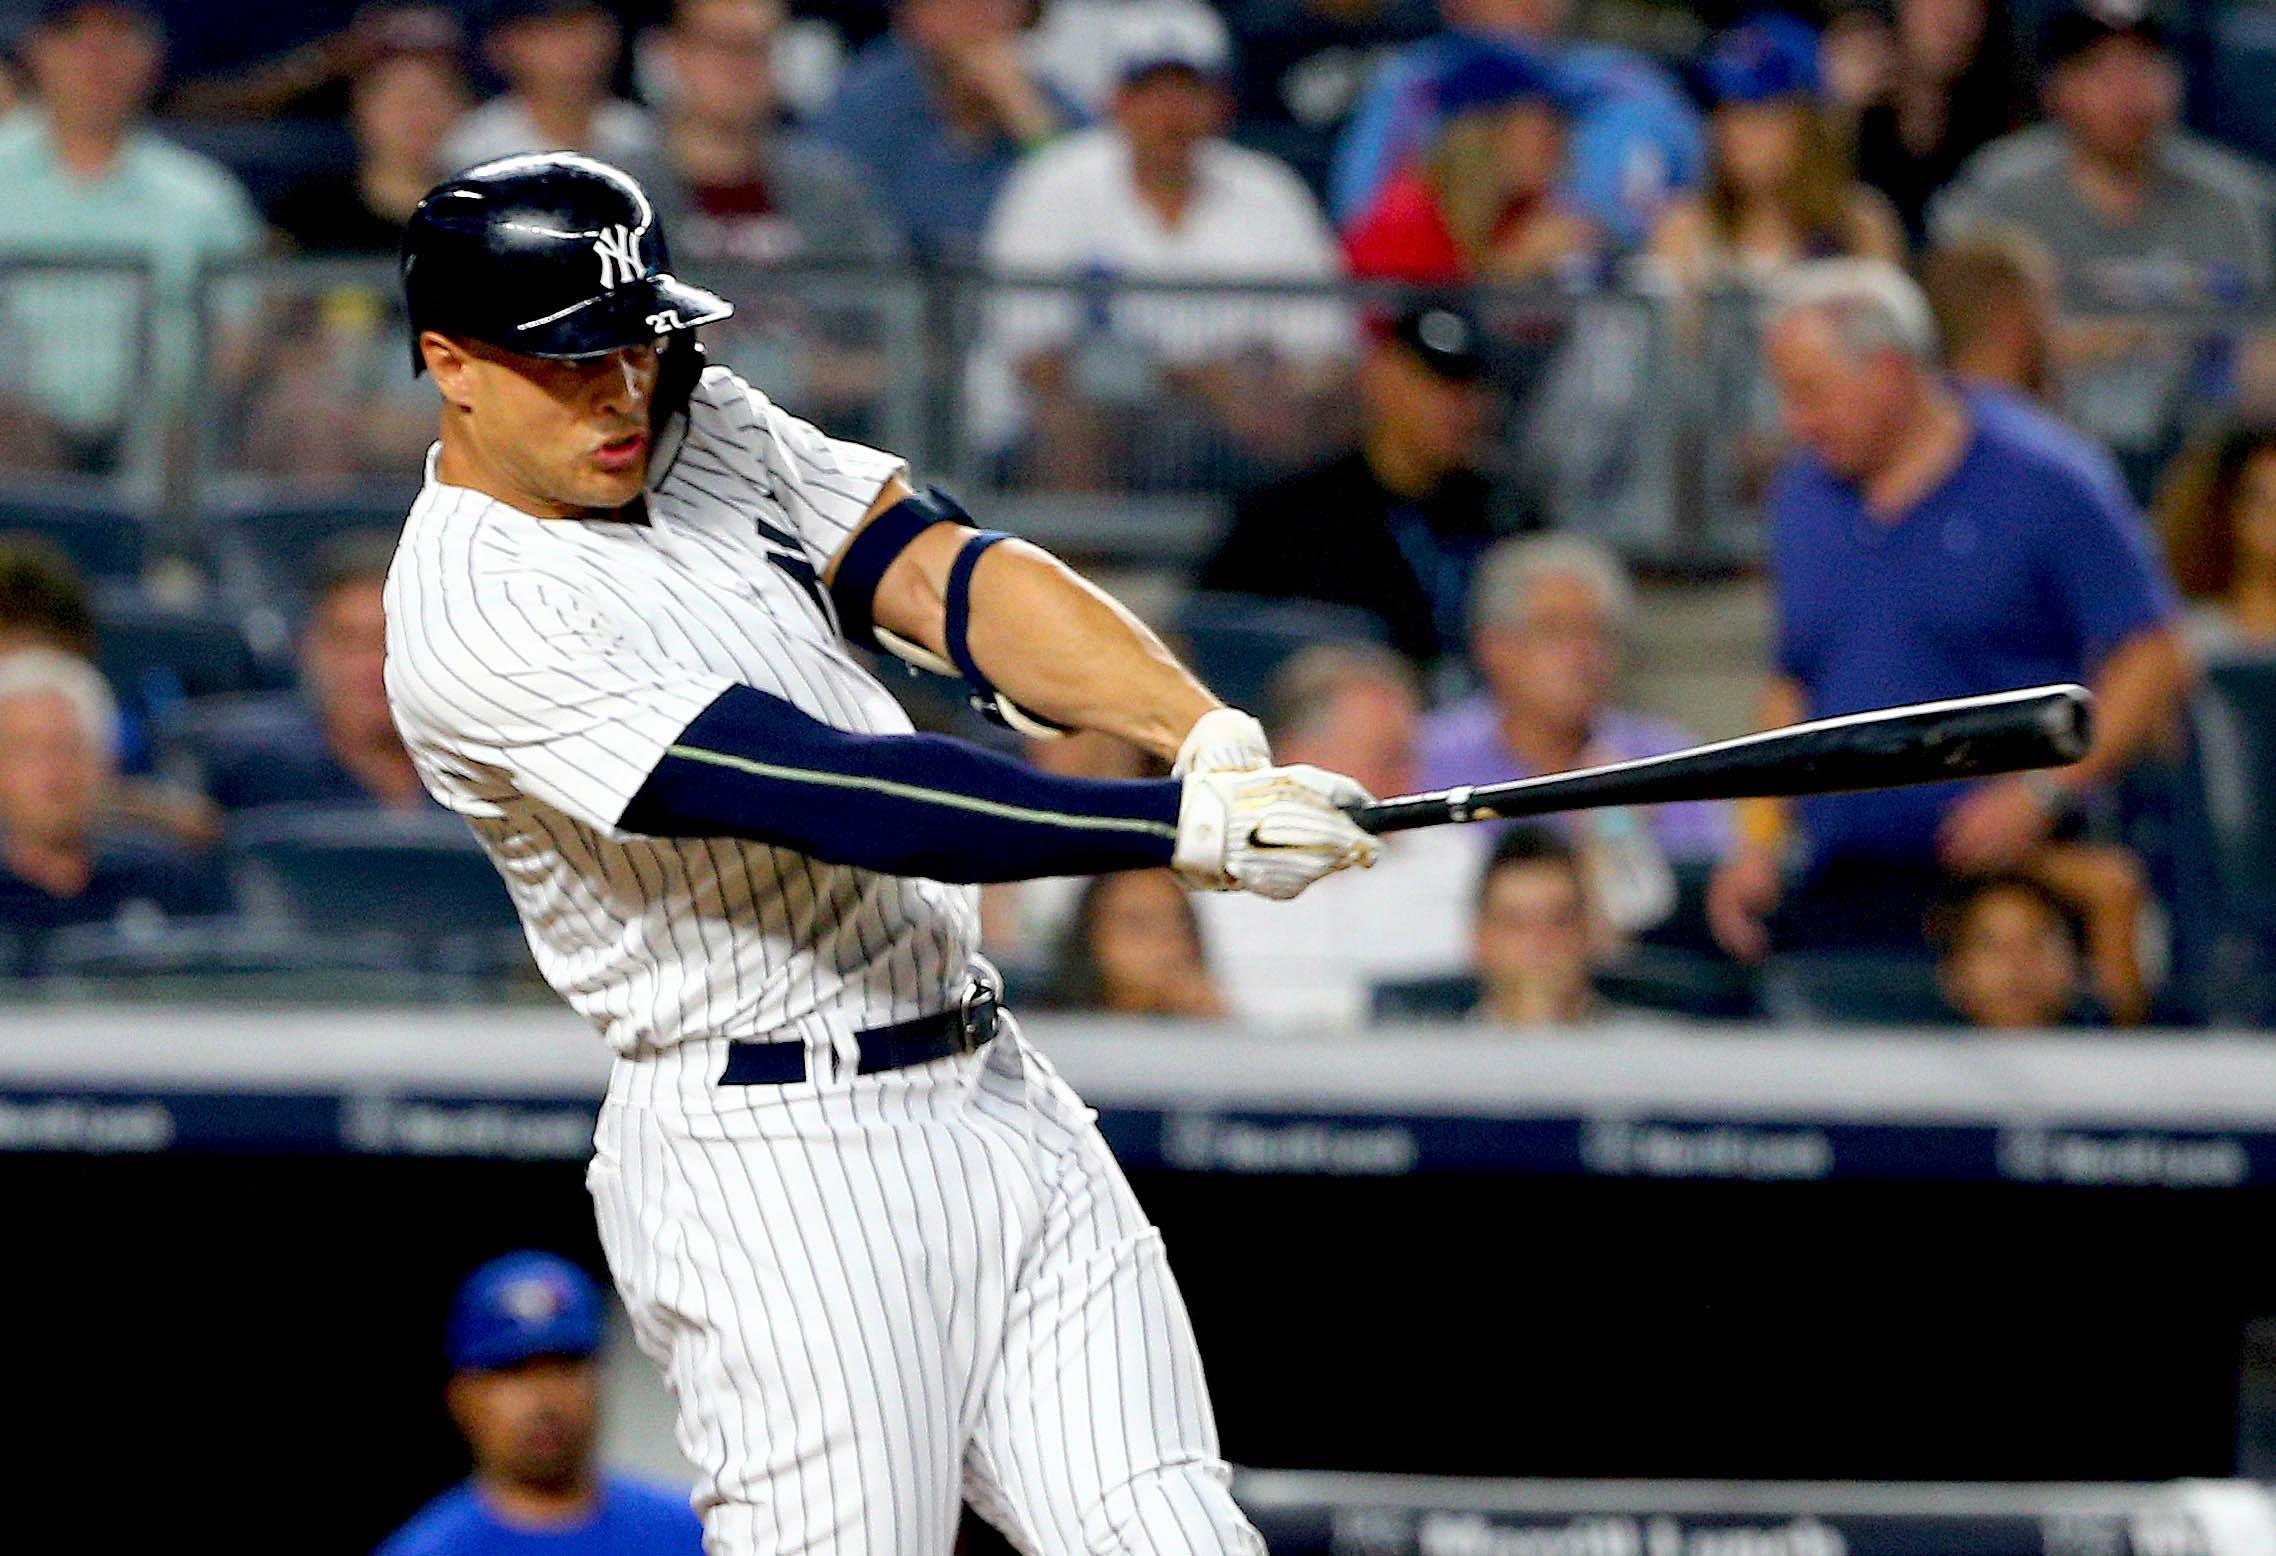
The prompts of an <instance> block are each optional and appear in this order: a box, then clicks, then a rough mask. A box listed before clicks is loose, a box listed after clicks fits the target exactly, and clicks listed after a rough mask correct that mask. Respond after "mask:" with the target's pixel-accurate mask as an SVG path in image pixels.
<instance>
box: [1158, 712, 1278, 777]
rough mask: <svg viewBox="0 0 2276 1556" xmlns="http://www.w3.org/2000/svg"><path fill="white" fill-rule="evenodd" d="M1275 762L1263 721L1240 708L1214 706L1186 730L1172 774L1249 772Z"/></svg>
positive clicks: (1174, 775) (1175, 775) (1180, 775)
mask: <svg viewBox="0 0 2276 1556" xmlns="http://www.w3.org/2000/svg"><path fill="white" fill-rule="evenodd" d="M1271 765H1272V743H1271V742H1270V741H1268V740H1266V739H1265V738H1264V726H1263V725H1262V724H1259V723H1258V722H1257V721H1256V720H1255V719H1252V718H1250V717H1249V716H1248V715H1247V714H1246V713H1243V712H1242V711H1241V710H1240V709H1238V708H1211V709H1210V710H1209V711H1208V712H1207V713H1204V714H1203V715H1202V716H1201V717H1200V718H1197V719H1195V720H1194V721H1193V728H1191V729H1189V730H1187V731H1186V733H1185V744H1184V745H1182V746H1179V747H1178V759H1177V761H1176V762H1175V763H1174V764H1173V765H1172V766H1171V768H1170V776H1171V777H1172V778H1183V777H1185V776H1186V775H1187V774H1189V773H1247V772H1254V771H1255V770H1256V769H1258V768H1260V767H1270V766H1271Z"/></svg>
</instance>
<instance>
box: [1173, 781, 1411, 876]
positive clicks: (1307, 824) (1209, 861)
mask: <svg viewBox="0 0 2276 1556" xmlns="http://www.w3.org/2000/svg"><path fill="white" fill-rule="evenodd" d="M1373 798H1374V796H1372V795H1370V794H1369V793H1368V792H1367V791H1366V790H1365V789H1364V788H1362V787H1361V786H1360V785H1358V784H1356V783H1354V782H1353V781H1352V780H1351V779H1349V778H1346V777H1344V776H1343V775H1342V774H1341V773H1331V772H1325V771H1323V770H1322V769H1320V768H1317V767H1304V766H1297V767H1265V768H1258V769H1256V770H1255V771H1252V772H1198V773H1192V774H1189V775H1187V777H1186V780H1185V790H1184V794H1183V796H1182V799H1181V801H1180V803H1179V807H1178V841H1177V849H1176V852H1175V853H1174V854H1173V855H1172V857H1171V860H1170V863H1171V866H1172V868H1174V869H1175V870H1176V871H1177V872H1178V874H1179V875H1180V876H1181V877H1183V878H1184V879H1185V880H1186V881H1188V882H1189V883H1191V884H1193V885H1195V886H1202V887H1207V888H1208V889H1210V890H1212V891H1246V892H1254V893H1255V894H1256V895H1257V896H1260V897H1270V898H1272V899H1274V900H1275V901H1281V902H1285V901H1287V900H1288V899H1289V898H1291V897H1294V896H1296V895H1298V894H1299V893H1301V892H1302V891H1303V890H1304V888H1305V887H1307V886H1309V885H1311V884H1312V883H1313V882H1314V881H1316V880H1319V879H1320V878H1321V877H1323V876H1328V875H1333V874H1334V873H1335V872H1336V871H1338V870H1344V869H1349V868H1351V867H1352V866H1353V865H1358V866H1359V867H1361V868H1362V869H1364V868H1366V867H1367V866H1369V865H1372V864H1373V863H1375V860H1376V858H1377V856H1378V855H1380V854H1381V853H1382V851H1383V845H1382V844H1381V843H1380V842H1378V841H1377V840H1376V839H1375V838H1374V837H1372V836H1370V835H1369V834H1368V833H1366V832H1363V831H1361V830H1360V829H1359V828H1358V827H1357V826H1355V825H1353V823H1352V819H1351V817H1349V816H1348V815H1346V814H1344V811H1345V808H1346V807H1347V806H1352V805H1365V804H1367V803H1369V802H1370V801H1371V800H1372V799H1373Z"/></svg>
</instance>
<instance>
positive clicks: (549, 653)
mask: <svg viewBox="0 0 2276 1556" xmlns="http://www.w3.org/2000/svg"><path fill="white" fill-rule="evenodd" d="M434 457H435V456H434V455H432V454H430V455H429V459H428V471H427V481H426V486H425V489H424V490H423V491H422V492H421V493H420V495H419V498H418V501H417V502H416V503H415V504H414V505H413V507H412V510H411V515H410V518H409V520H408V522H407V524H406V526H405V529H404V533H403V539H402V542H401V546H400V549H399V551H398V553H397V557H396V561H395V566H394V569H393V571H392V572H391V574H390V576H389V579H388V586H387V619H388V631H387V635H388V643H387V649H388V656H387V680H388V688H389V694H390V696H391V698H392V699H393V701H394V704H395V708H396V718H397V722H398V723H399V724H400V726H401V728H402V731H403V734H404V738H405V740H406V742H407V744H408V745H409V747H410V749H411V753H412V756H413V758H414V759H415V761H416V762H417V764H418V767H419V771H420V774H421V776H422V777H423V778H424V779H425V781H426V784H427V786H428V788H429V789H430V790H431V791H432V792H433V793H434V794H435V796H436V797H437V798H438V799H439V800H441V802H442V803H443V804H445V805H447V806H449V807H450V808H451V809H453V810H455V811H457V812H459V813H460V814H461V815H463V816H465V817H466V818H467V819H468V821H469V822H470V823H471V824H472V825H473V827H474V830H475V832H476V834H477V836H478V837H479V838H480V839H481V841H482V844H483V846H484V847H485V848H486V849H487V850H488V851H489V853H490V855H491V857H492V858H493V859H494V860H495V861H496V863H497V865H498V868H499V870H500V872H501V873H502V874H503V875H504V877H505V879H506V883H507V886H508V888H509V889H510V891H511V892H512V894H513V896H514V899H515V902H516V905H517V906H518V907H519V909H520V911H521V915H522V918H523V922H524V924H525V925H526V927H527V929H528V933H529V937H530V942H531V945H532V948H533V949H534V951H535V953H536V956H537V960H538V965H539V968H540V970H541V971H542V972H543V973H544V974H545V977H546V979H547V981H548V982H550V983H551V984H552V985H553V986H554V987H555V988H556V989H558V990H559V991H560V992H561V993H562V995H563V996H564V997H565V998H566V999H567V1000H568V1001H569V1002H570V1003H571V1004H572V1005H573V1006H574V1007H575V1008H576V1009H577V1010H578V1011H579V1012H580V1013H581V1014H583V1015H584V1016H585V1017H586V1018H587V1019H588V1020H590V1021H591V1022H592V1023H593V1024H594V1025H595V1026H596V1027H597V1028H598V1029H599V1030H600V1032H601V1034H602V1036H603V1037H604V1038H605V1039H606V1040H607V1041H608V1043H609V1044H610V1046H611V1047H613V1048H614V1049H615V1050H616V1051H618V1052H619V1053H624V1054H638V1053H641V1052H645V1051H652V1050H655V1049H659V1048H663V1047H667V1046H669V1045H671V1044H673V1043H674V1042H676V1041H677V1040H679V1039H680V1038H681V1037H683V1036H687V1035H691V1034H693V1035H701V1036H706V1037H720V1036H726V1037H740V1036H751V1035H757V1034H765V1035H767V1036H769V1037H770V1038H772V1039H775V1040H777V1041H781V1040H789V1039H799V1040H803V1041H805V1042H807V1043H808V1044H809V1045H810V1046H811V1047H814V1048H816V1049H817V1050H818V1051H821V1052H838V1053H846V1052H850V1051H851V1050H850V1047H849V1045H850V1041H851V1034H852V1033H855V1032H858V1031H861V1030H864V1029H868V1028H874V1027H878V1026H882V1025H886V1024H889V1023H893V1022H897V1021H904V1020H908V1019H910V1018H912V1017H916V1016H920V1015H926V1014H930V1013H932V1012H936V1011H939V1010H941V1009H943V1008H946V1007H948V1006H952V1005H953V1004H954V1003H955V998H956V994H957V992H958V991H960V990H961V989H962V987H963V983H964V979H965V972H966V968H967V966H968V964H969V962H970V959H971V955H972V953H973V950H974V947H975V942H976V940H977V936H978V915H977V910H976V907H975V894H974V893H973V892H972V891H971V890H970V889H969V888H968V887H965V886H959V885H953V884H948V882H950V881H966V882H969V881H975V880H982V879H997V878H1005V879H1008V878H1012V877H1013V876H1014V875H1015V874H1017V873H1019V872H1022V871H1030V872H1037V871H1040V872H1042V873H1048V872H1049V871H1050V870H1053V869H1059V870H1067V871H1074V870H1080V869H1116V868H1128V867H1131V866H1133V865H1142V864H1159V863H1162V862H1165V861H1166V860H1167V858H1168V855H1169V851H1170V844H1171V840H1172V839H1173V838H1174V834H1175V825H1174V823H1175V820H1176V798H1175V792H1174V791H1175V786H1174V785H1171V784H1167V783H1164V784H1160V785H1155V784H1151V783H1149V784H1144V785H1137V784H1132V785H1118V784H1117V785H1101V784H1085V785H1080V786H1079V787H1078V786H1077V784H1076V781H1074V780H1057V781H1053V780H1051V779H1049V778H1048V776H1047V775H1041V774H1036V773H1034V772H1032V770H1029V769H1025V768H1023V767H1020V766H1018V764H1012V763H1006V762H1003V761H1002V760H1001V759H999V758H994V757H992V756H990V755H989V754H988V753H986V752H983V751H980V750H978V749H977V748H972V747H965V746H961V745H959V744H958V743H956V742H951V741H946V740H936V739H933V738H931V737H925V736H916V735H913V734H911V733H910V729H911V726H910V724H909V721H908V718H907V716H906V715H905V714H904V713H903V712H902V710H901V708H900V705H899V704H898V703H897V702H895V700H894V699H893V696H892V694H891V693H890V692H888V691H887V690H886V689H885V687H884V686H883V685H882V684H881V683H880V682H879V681H878V680H877V679H876V678H875V677H874V676H872V675H871V674H870V673H869V671H868V670H867V669H866V668H865V667H864V666H863V665H862V663H861V662H860V661H859V660H857V658H856V657H855V655H854V652H853V651H852V650H851V649H849V647H848V646H847V644H846V642H845V640H844V639H843V637H842V636H841V635H840V630H839V623H838V621H837V619H836V615H835V612H834V608H833V605H832V603H831V601H830V600H829V597H828V595H827V592H826V591H825V590H823V589H822V588H821V587H820V585H819V583H818V575H819V574H820V573H821V572H822V571H823V570H824V569H825V568H826V567H827V566H828V563H829V560H830V558H831V557H832V556H834V555H835V554H836V553H837V552H838V550H839V548H840V547H841V546H842V545H843V544H844V543H845V540H846V538H847V536H848V535H849V534H851V533H852V531H853V530H854V529H855V528H857V527H858V526H859V525H860V523H861V521H862V519H863V517H864V515H865V513H866V512H867V511H868V509H869V508H870V506H871V505H872V504H873V503H874V502H875V500H876V498H877V496H878V494H879V492H880V490H881V489H882V488H883V486H884V485H885V483H886V482H887V481H888V480H889V479H890V478H891V477H893V476H894V475H896V474H898V473H900V472H901V470H902V468H903V465H902V461H901V460H899V459H898V458H896V457H894V456H892V455H889V454H884V453H881V452H879V451H877V450H875V449H871V448H866V447H863V446H861V445H859V444H855V443H847V442H842V441H838V440H835V439H832V438H829V437H826V436H824V435H823V434H822V433H821V432H820V431H818V430H817V429H816V428H814V427H813V426H811V425H809V424H808V423H806V422H803V421H800V420H798V419H797V418H795V417H792V416H790V415H788V414H786V413H785V412H783V411H782V410H780V409H778V408H777V407H776V406H774V405H773V404H772V403H771V402H769V401H768V399H767V398H766V396H765V395H763V394H761V393H759V392H758V391H757V390H755V389H753V388H751V387H750V386H749V385H748V384H746V383H744V382H743V381H742V380H741V379H739V378H737V377H736V376H735V375H734V374H733V373H731V372H729V371H727V370H726V369H724V368H716V367H715V368H711V369H708V370H707V371H706V372H705V373H704V374H703V377H702V379H701V381H700V382H699V384H698V385H697V387H696V390H695V393H694V395H693V397H692V399H691V401H690V404H689V409H688V415H687V416H686V418H685V419H684V421H680V420H675V422H674V425H673V427H672V429H671V430H670V431H669V432H667V434H666V435H665V437H664V438H663V439H662V440H661V442H660V443H659V446H658V448H657V451H656V456H655V462H654V465H653V467H652V470H653V473H652V474H651V477H650V481H649V491H648V495H647V499H646V503H645V511H646V519H645V522H635V521H633V520H631V519H627V518H624V517H615V516H610V517H602V518H595V519H592V520H573V519H549V520H541V519H536V518H533V517H531V516H530V515H528V514H524V513H521V512H519V511H517V510H515V509H513V508H510V507H508V506H506V505H505V504H503V503H500V502H497V501H495V500H494V499H492V498H489V497H486V496H484V495H482V494H480V493H478V492H474V491H470V490H467V489H465V488H462V487H456V486H449V485H445V484H443V483H441V482H440V481H438V480H437V479H436V477H435V473H434ZM737 687H742V688H752V689H755V691H756V692H757V693H761V694H765V695H764V699H763V700H762V699H760V698H757V697H753V696H752V695H750V693H738V694H737V696H736V697H732V698H723V696H722V694H723V693H725V692H727V691H728V690H729V689H730V688H737ZM754 708H756V709H757V710H758V712H757V715H756V716H754V714H753V711H752V710H753V709H754ZM691 726H693V727H691ZM876 736H897V737H900V738H896V739H891V740H875V739H870V740H866V741H865V740H864V738H863V737H876ZM667 777H669V778H670V780H671V783H672V785H673V788H672V789H671V790H670V792H669V793H668V794H665V795H664V800H663V801H659V800H658V791H659V785H661V784H662V783H663V782H664V780H665V779H666V778H667ZM707 778H709V779H715V780H717V781H718V782H719V783H720V784H721V785H722V787H724V785H725V783H726V780H728V779H733V780H734V781H735V792H734V794H733V795H732V797H731V799H730V798H725V797H723V798H722V799H721V800H720V801H719V803H720V804H722V805H725V804H729V803H732V804H733V805H735V806H736V807H738V809H737V810H736V811H735V812H734V821H735V824H734V825H733V826H732V827H730V826H728V825H726V824H725V823H722V825H721V826H719V827H718V828H715V829H708V830H707V829H705V828H703V827H702V826H701V825H700V822H698V821H681V820H676V819H675V818H676V817H677V816H679V815H682V814H692V815H694V816H697V817H699V818H700V817H701V816H702V815H703V814H704V810H703V807H704V805H705V803H706V800H707V795H706V790H705V787H704V786H705V783H706V781H707ZM1141 790H1142V791H1143V792H1140V791H1141ZM1125 791H1128V792H1125ZM754 794H757V795H759V796H761V797H762V798H763V801H764V804H763V811H764V814H763V815H762V816H760V817H759V818H757V819H758V821H759V822H760V823H761V824H760V825H759V826H757V827H756V828H755V829H754V827H753V826H752V825H750V824H749V823H750V822H751V820H752V817H751V815H750V812H751V810H752V808H753V796H754ZM636 800H638V801H639V802H640V803H641V804H642V805H643V806H645V807H649V808H650V809H654V808H656V807H657V806H658V805H659V804H661V803H664V802H668V803H669V806H670V807H671V808H672V809H673V811H674V813H675V815H674V817H669V818H665V819H664V820H658V819H656V818H654V817H653V816H650V815H648V814H646V813H642V814H638V815H632V816H628V814H627V813H628V811H629V810H632V809H633V807H634V805H635V801H636ZM635 821H637V822H640V823H642V824H641V825H638V826H635V825H632V824H631V823H633V822H635ZM667 821H671V822H673V824H669V825H667ZM754 831H756V832H757V833H759V834H761V835H763V836H764V837H765V840H764V841H746V840H745V839H747V838H750V837H752V836H753V835H754ZM662 833H671V834H673V835H659V834H662ZM975 858H984V859H986V860H987V861H988V862H987V864H986V866H985V867H981V866H976V865H975V864H974V863H973V862H972V861H973V860H974V859H975ZM830 859H838V860H841V861H845V862H840V863H829V862H825V861H827V860H830ZM864 866H867V867H864Z"/></svg>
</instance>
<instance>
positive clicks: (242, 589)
mask: <svg viewBox="0 0 2276 1556" xmlns="http://www.w3.org/2000/svg"><path fill="white" fill-rule="evenodd" d="M417 496H418V487H417V485H416V484H415V483H411V484H397V483H391V482H367V483H364V484H362V485H359V486H358V487H357V488H355V489H354V490H353V491H352V492H343V493H340V494H338V495H336V496H328V497H320V496H311V495H306V494H288V495H284V496H279V497H274V498H262V497H257V496H256V497H240V498H233V499H229V500H224V501H220V502H216V503H211V504H209V505H207V507H206V508H205V509H204V510H203V511H202V512H201V513H200V515H199V521H198V522H199V528H200V530H201V531H202V532H203V534H204V536H205V539H206V544H207V546H208V548H209V549H210V550H211V552H212V554H213V561H214V568H215V571H216V574H217V575H218V579H219V582H220V584H221V587H222V590H223V592H224V593H225V594H226V595H227V596H228V597H229V598H230V599H231V600H233V601H234V602H236V603H238V604H239V605H241V606H244V607H247V608H251V609H260V610H265V611H273V612H277V613H279V614H280V615H281V616H282V617H283V618H284V619H286V620H288V621H289V620H293V619H297V618H298V616H299V613H300V609H301V607H302V605H303V604H305V603H306V599H307V593H308V585H309V580H310V570H311V568H312V567H313V566H314V565H315V562H316V558H317V554H318V552H320V551H321V550H322V548H323V546H324V544H325V542H327V541H329V540H332V539H334V538H335V537H337V536H340V535H345V534H349V533H351V532H353V531H356V530H384V531H386V532H388V533H390V534H392V533H394V532H395V531H396V530H399V529H401V528H402V526H403V516H404V514H406V513H407V512H409V511H410V508H411V503H412V500H413V499H414V498H416V497H417ZM263 646H264V647H266V646H267V645H263Z"/></svg>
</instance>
